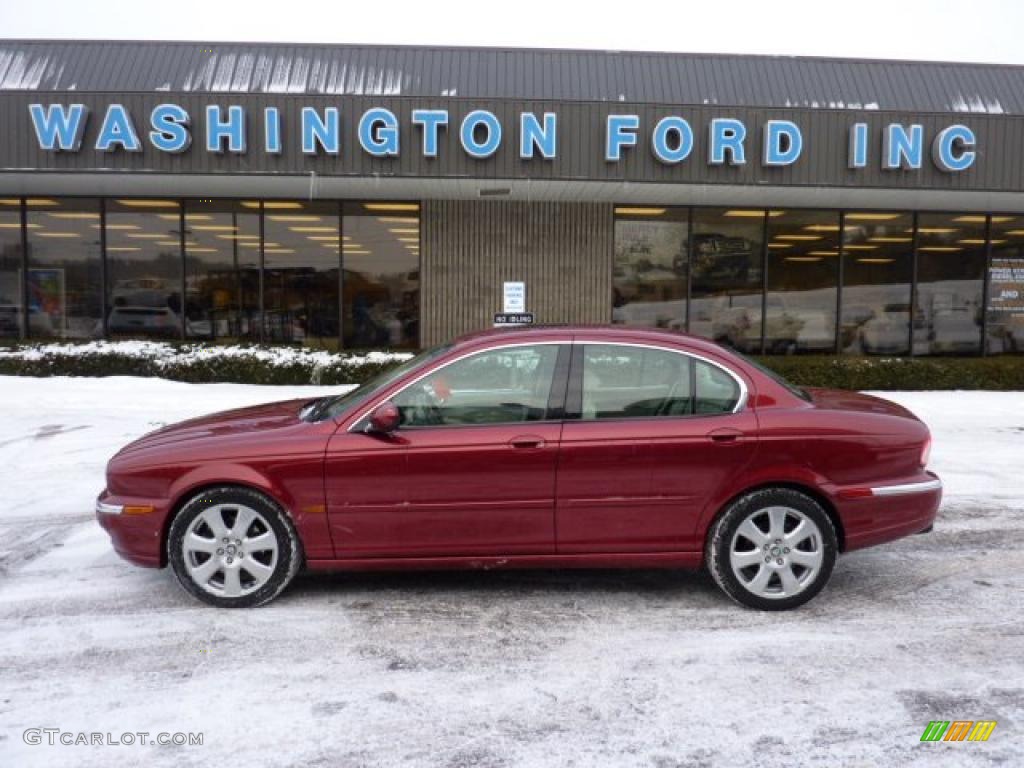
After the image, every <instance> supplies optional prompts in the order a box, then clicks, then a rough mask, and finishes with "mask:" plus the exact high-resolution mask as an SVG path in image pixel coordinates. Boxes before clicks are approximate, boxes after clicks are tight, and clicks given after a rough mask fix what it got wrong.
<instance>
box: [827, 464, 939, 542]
mask: <svg viewBox="0 0 1024 768" xmlns="http://www.w3.org/2000/svg"><path fill="white" fill-rule="evenodd" d="M837 495H838V501H837V507H838V509H839V514H840V517H841V518H842V520H843V527H844V529H845V533H846V536H845V550H846V551H851V550H855V549H863V548H864V547H873V546H875V545H876V544H884V543H885V542H888V541H894V540H895V539H901V538H903V537H904V536H910V535H912V534H915V533H922V532H925V531H927V530H930V529H931V528H932V526H933V525H934V524H935V516H936V514H937V513H938V511H939V505H940V504H941V502H942V481H941V480H939V478H938V476H937V475H935V474H933V473H931V472H922V473H921V475H920V476H918V477H915V478H907V479H906V480H905V481H901V482H896V483H886V484H880V485H877V486H869V487H856V488H843V489H840V491H839V492H838V494H837Z"/></svg>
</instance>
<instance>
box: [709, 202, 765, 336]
mask: <svg viewBox="0 0 1024 768" xmlns="http://www.w3.org/2000/svg"><path fill="white" fill-rule="evenodd" d="M765 213H766V212H765V211H761V210H744V209H721V208H714V209H707V208H695V209H694V210H693V234H692V236H691V238H690V240H691V247H690V254H691V256H690V263H691V265H692V269H693V278H692V286H691V297H692V301H693V306H692V307H691V309H690V332H691V333H694V334H697V335H699V336H705V337H707V338H710V339H714V340H715V341H718V342H721V343H723V344H728V345H729V346H731V347H735V348H736V349H739V350H741V351H744V352H759V351H760V350H761V298H762V292H763V285H762V277H763V258H764V254H763V245H764V243H763V237H764V220H765Z"/></svg>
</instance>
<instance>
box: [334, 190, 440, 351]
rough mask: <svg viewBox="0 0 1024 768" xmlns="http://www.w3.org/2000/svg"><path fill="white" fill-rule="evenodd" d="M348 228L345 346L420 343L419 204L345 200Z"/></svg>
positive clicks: (344, 306)
mask: <svg viewBox="0 0 1024 768" xmlns="http://www.w3.org/2000/svg"><path fill="white" fill-rule="evenodd" d="M343 231H344V244H343V253H344V268H345V274H344V279H343V281H342V285H343V290H344V301H343V304H342V306H343V313H344V326H345V346H346V347H355V348H360V347H416V346H417V345H418V343H419V316H420V304H419V286H420V271H419V270H420V266H419V265H420V219H419V206H418V205H417V204H415V203H369V204H351V205H346V206H345V220H344V226H343ZM335 252H337V250H335Z"/></svg>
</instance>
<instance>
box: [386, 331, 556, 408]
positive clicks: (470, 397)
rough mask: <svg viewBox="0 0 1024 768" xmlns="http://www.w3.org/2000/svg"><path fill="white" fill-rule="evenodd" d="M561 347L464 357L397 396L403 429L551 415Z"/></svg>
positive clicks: (541, 346)
mask: <svg viewBox="0 0 1024 768" xmlns="http://www.w3.org/2000/svg"><path fill="white" fill-rule="evenodd" d="M557 357H558V345H556V344H535V345H527V346H518V347H504V348H500V349H493V350H488V351H487V352H480V353H478V354H475V355H471V356H469V357H466V358H463V359H461V360H458V361H456V362H454V363H452V364H450V365H446V366H444V367H443V368H441V369H439V370H437V371H435V372H433V373H432V374H430V375H429V376H426V377H424V378H423V379H421V380H420V381H417V382H416V383H414V384H412V385H410V386H409V387H407V388H406V389H404V390H402V391H401V392H400V393H399V394H398V395H396V396H395V397H394V403H395V405H396V406H398V410H399V413H400V414H401V425H402V427H449V426H467V425H475V424H516V423H519V422H529V421H541V420H543V419H544V418H546V415H547V409H548V397H549V395H550V394H551V383H552V379H553V375H554V370H555V361H556V359H557Z"/></svg>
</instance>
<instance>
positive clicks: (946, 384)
mask: <svg viewBox="0 0 1024 768" xmlns="http://www.w3.org/2000/svg"><path fill="white" fill-rule="evenodd" d="M408 357H409V353H407V352H388V351H374V352H366V353H353V352H342V353H332V352H327V351H323V350H311V349H306V348H302V347H275V346H258V345H251V346H246V345H233V346H218V345H215V344H209V343H205V344H203V343H198V344H197V343H173V342H171V343H169V342H152V341H120V342H117V341H95V342H88V343H81V344H21V345H14V346H11V347H6V348H0V374H7V375H14V376H161V377H163V378H167V379H174V380H176V381H189V382H197V383H198V382H223V381H230V382H239V383H246V384H324V385H333V384H359V383H361V382H363V381H366V380H367V379H369V378H371V377H372V376H376V375H377V374H378V373H380V372H381V371H384V370H386V369H388V368H390V367H392V366H394V365H396V364H398V363H399V362H401V361H403V360H406V359H408ZM757 360H758V361H759V362H760V363H762V364H764V365H765V366H767V367H768V368H771V369H772V370H774V371H776V372H778V373H779V374H781V375H782V376H784V377H786V378H787V379H789V380H790V381H792V382H793V383H795V384H799V385H801V386H807V387H833V388H836V389H856V390H864V389H879V390H885V389H889V390H901V389H902V390H906V389H993V390H1024V356H1010V355H1006V356H1001V357H973V358H968V357H941V358H936V357H916V358H906V357H829V356H819V355H813V356H810V355H809V356H802V355H793V356H769V357H760V358H757Z"/></svg>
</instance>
